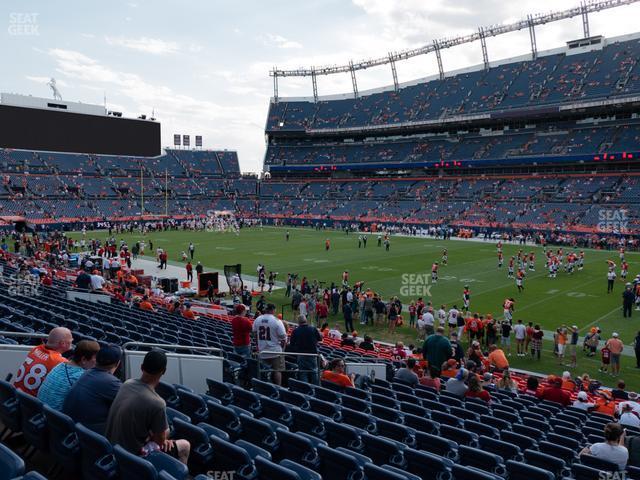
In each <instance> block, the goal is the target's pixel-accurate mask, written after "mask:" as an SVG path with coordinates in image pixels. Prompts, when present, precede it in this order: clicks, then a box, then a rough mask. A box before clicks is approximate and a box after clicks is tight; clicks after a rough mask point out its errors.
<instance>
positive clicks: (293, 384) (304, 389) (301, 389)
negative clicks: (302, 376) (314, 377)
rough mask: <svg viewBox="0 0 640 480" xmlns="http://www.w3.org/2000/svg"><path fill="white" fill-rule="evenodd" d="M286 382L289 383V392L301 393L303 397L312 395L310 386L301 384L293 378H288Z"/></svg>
mask: <svg viewBox="0 0 640 480" xmlns="http://www.w3.org/2000/svg"><path fill="white" fill-rule="evenodd" d="M288 382H289V389H290V390H292V391H294V392H298V393H302V394H303V395H313V392H314V389H313V386H312V385H311V384H309V383H306V382H301V381H300V380H296V379H294V378H290V379H289V380H288Z"/></svg>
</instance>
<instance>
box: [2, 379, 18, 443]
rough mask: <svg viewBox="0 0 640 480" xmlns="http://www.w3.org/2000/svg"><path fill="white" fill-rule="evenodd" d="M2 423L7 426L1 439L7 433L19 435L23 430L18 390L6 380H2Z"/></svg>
mask: <svg viewBox="0 0 640 480" xmlns="http://www.w3.org/2000/svg"><path fill="white" fill-rule="evenodd" d="M0 421H1V422H2V424H3V425H4V426H5V429H4V430H3V431H2V435H0V439H2V437H3V436H4V434H5V433H6V432H7V431H10V432H14V433H17V432H19V431H20V430H21V429H22V420H21V418H20V408H19V406H18V399H17V398H16V389H15V387H14V386H13V385H11V384H10V383H9V382H5V381H4V380H0Z"/></svg>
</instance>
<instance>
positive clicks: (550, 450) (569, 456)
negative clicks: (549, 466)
mask: <svg viewBox="0 0 640 480" xmlns="http://www.w3.org/2000/svg"><path fill="white" fill-rule="evenodd" d="M538 449H539V450H540V452H542V453H546V454H547V455H551V456H552V457H556V458H559V459H561V460H564V462H565V463H566V464H567V465H572V464H573V462H574V461H576V460H577V459H578V456H577V455H576V451H575V450H572V449H571V448H567V447H563V446H562V445H558V444H556V443H553V442H551V441H541V442H538Z"/></svg>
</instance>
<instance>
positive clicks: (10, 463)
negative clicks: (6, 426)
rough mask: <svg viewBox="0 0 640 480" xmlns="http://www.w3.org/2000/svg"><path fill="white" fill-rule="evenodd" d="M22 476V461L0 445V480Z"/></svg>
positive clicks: (9, 479)
mask: <svg viewBox="0 0 640 480" xmlns="http://www.w3.org/2000/svg"><path fill="white" fill-rule="evenodd" d="M22 474H24V460H22V458H20V457H19V456H18V455H17V454H15V453H13V452H12V451H11V449H10V448H9V447H7V446H6V445H4V444H2V443H0V480H11V479H13V478H16V477H19V476H20V475H22Z"/></svg>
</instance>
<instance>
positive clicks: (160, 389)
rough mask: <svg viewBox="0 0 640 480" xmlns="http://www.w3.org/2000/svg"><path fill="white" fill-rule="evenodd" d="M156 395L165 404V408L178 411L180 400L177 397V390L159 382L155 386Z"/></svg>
mask: <svg viewBox="0 0 640 480" xmlns="http://www.w3.org/2000/svg"><path fill="white" fill-rule="evenodd" d="M156 393H157V394H158V395H160V396H161V397H162V399H163V400H164V401H165V403H166V404H167V407H170V408H174V409H176V410H179V409H180V398H179V397H178V390H177V389H176V387H174V386H173V385H171V384H169V383H166V382H160V383H158V385H157V386H156Z"/></svg>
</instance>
